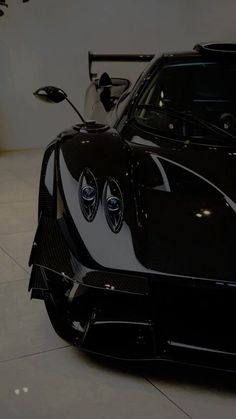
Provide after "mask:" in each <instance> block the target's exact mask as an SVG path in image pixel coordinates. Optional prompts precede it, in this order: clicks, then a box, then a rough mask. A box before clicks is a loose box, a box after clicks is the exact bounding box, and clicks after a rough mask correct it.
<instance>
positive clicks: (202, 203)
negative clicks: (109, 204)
mask: <svg viewBox="0 0 236 419" xmlns="http://www.w3.org/2000/svg"><path fill="white" fill-rule="evenodd" d="M121 135H122V137H123V139H121V138H120V136H119V135H118V133H117V132H115V131H114V130H113V131H108V132H107V133H101V134H100V135H99V137H98V135H94V136H92V135H91V134H86V133H83V135H82V134H81V133H79V134H78V135H76V136H74V137H72V138H71V139H70V140H67V141H65V142H62V143H61V146H60V152H59V173H60V178H61V180H60V185H61V192H62V198H63V200H64V203H65V208H66V210H65V212H66V213H68V214H69V215H70V217H72V219H73V222H74V226H75V228H76V230H77V231H78V233H79V236H80V240H82V242H83V245H84V247H85V249H86V250H87V252H88V253H89V254H90V257H91V259H92V260H93V261H94V262H96V264H97V265H99V266H100V267H102V268H104V269H113V270H119V271H121V270H123V271H132V272H138V273H142V274H143V273H145V272H147V273H151V274H158V275H163V276H166V275H170V276H172V277H180V276H182V277H191V278H193V277H194V278H195V277H196V278H202V279H204V278H206V279H217V280H225V281H232V282H234V281H235V279H236V269H235V263H234V260H235V237H236V214H235V211H236V204H235V203H236V188H235V182H236V150H233V149H229V148H227V149H226V148H224V149H223V148H222V149H220V148H210V147H207V148H206V147H199V148H196V147H195V148H194V147H185V146H183V144H182V145H181V147H176V146H175V147H172V146H169V147H158V146H155V144H154V143H153V142H151V141H150V143H149V144H148V143H147V142H145V141H144V144H143V145H140V144H137V142H134V141H132V138H131V137H130V138H128V136H127V135H123V134H122V133H121ZM123 140H125V141H123ZM153 144H154V145H153ZM84 167H88V168H89V169H90V170H91V171H92V172H93V173H94V175H95V177H96V180H97V184H98V189H99V196H100V197H101V198H100V200H99V205H98V210H97V215H96V217H95V218H94V220H93V221H92V222H87V221H86V220H85V219H84V217H83V214H82V211H81V208H80V202H79V199H78V188H79V178H80V176H81V172H82V170H83V168H84ZM110 177H112V178H114V179H115V180H116V181H117V182H118V183H119V185H120V188H121V191H122V194H123V199H124V222H123V225H122V228H121V230H120V231H119V232H118V233H116V234H115V233H113V232H112V231H111V229H110V228H109V226H108V223H107V220H106V217H105V212H104V200H103V194H104V192H103V191H104V185H105V183H106V181H107V179H109V178H110Z"/></svg>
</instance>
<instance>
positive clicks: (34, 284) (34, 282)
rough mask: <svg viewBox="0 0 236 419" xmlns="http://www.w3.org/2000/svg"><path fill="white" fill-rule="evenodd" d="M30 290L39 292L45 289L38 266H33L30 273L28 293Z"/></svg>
mask: <svg viewBox="0 0 236 419" xmlns="http://www.w3.org/2000/svg"><path fill="white" fill-rule="evenodd" d="M32 288H36V289H40V290H45V289H47V285H46V282H45V281H44V279H43V276H42V273H41V271H40V268H39V267H38V266H33V268H32V271H31V275H30V282H29V288H28V291H30V290H31V289H32Z"/></svg>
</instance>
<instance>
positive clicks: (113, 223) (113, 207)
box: [103, 178, 124, 233]
mask: <svg viewBox="0 0 236 419" xmlns="http://www.w3.org/2000/svg"><path fill="white" fill-rule="evenodd" d="M103 205H104V210H105V215H106V219H107V222H108V225H109V227H110V228H111V230H112V231H113V232H114V233H118V231H120V229H121V227H122V223H123V215H124V204H123V197H122V192H121V189H120V187H119V185H118V183H117V181H116V180H114V179H112V178H110V179H109V180H108V181H107V182H106V184H105V188H104V193H103Z"/></svg>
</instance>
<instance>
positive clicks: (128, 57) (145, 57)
mask: <svg viewBox="0 0 236 419" xmlns="http://www.w3.org/2000/svg"><path fill="white" fill-rule="evenodd" d="M153 57H154V54H93V53H92V52H91V51H89V53H88V65H89V78H90V80H91V81H93V80H94V79H96V77H97V73H93V72H92V65H93V63H94V62H101V61H103V62H149V61H151V60H152V59H153Z"/></svg>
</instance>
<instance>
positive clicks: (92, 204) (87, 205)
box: [79, 168, 98, 221]
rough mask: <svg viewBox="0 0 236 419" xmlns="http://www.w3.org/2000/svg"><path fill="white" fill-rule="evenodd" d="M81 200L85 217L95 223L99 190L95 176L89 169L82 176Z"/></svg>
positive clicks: (80, 181) (80, 182)
mask: <svg viewBox="0 0 236 419" xmlns="http://www.w3.org/2000/svg"><path fill="white" fill-rule="evenodd" d="M79 200H80V205H81V210H82V212H83V215H84V217H85V218H86V220H87V221H93V219H94V217H95V215H96V212H97V207H98V188H97V182H96V179H95V176H94V175H93V173H92V172H91V170H89V169H88V168H87V169H85V170H84V171H83V172H82V174H81V176H80V180H79Z"/></svg>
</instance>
